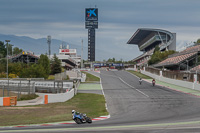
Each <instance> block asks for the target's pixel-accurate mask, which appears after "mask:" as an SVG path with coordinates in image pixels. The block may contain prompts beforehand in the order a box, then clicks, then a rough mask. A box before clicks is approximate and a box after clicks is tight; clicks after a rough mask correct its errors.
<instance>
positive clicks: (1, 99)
mask: <svg viewBox="0 0 200 133" xmlns="http://www.w3.org/2000/svg"><path fill="white" fill-rule="evenodd" d="M0 106H3V97H0Z"/></svg>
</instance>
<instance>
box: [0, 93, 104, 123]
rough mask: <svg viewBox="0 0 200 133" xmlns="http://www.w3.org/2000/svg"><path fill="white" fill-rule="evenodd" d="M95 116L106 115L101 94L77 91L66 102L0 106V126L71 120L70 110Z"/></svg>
mask: <svg viewBox="0 0 200 133" xmlns="http://www.w3.org/2000/svg"><path fill="white" fill-rule="evenodd" d="M73 109H74V110H76V111H79V112H81V113H86V114H87V116H88V117H91V118H96V117H99V116H102V115H108V112H107V110H106V108H105V99H104V96H103V95H98V94H87V93H78V94H77V95H76V96H75V97H73V98H72V99H70V100H69V101H67V102H62V103H51V104H47V105H36V106H25V107H1V108H0V112H1V115H0V121H1V122H0V126H11V125H24V124H39V123H50V122H60V121H69V120H72V114H71V111H72V110H73Z"/></svg>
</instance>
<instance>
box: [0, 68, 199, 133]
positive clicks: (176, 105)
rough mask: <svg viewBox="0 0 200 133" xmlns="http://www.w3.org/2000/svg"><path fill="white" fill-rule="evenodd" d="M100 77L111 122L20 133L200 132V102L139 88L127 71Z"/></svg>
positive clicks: (163, 90)
mask: <svg viewBox="0 0 200 133" xmlns="http://www.w3.org/2000/svg"><path fill="white" fill-rule="evenodd" d="M100 76H101V82H102V86H103V90H104V94H105V98H106V101H107V106H108V111H109V113H110V115H111V118H110V119H108V120H104V121H98V122H94V123H93V124H82V125H77V124H71V125H58V126H50V127H28V128H19V129H20V132H80V131H82V132H89V131H90V132H94V131H95V132H111V133H114V132H115V133H116V132H133V131H134V132H155V131H156V132H167V133H168V132H171V133H173V132H186V131H187V132H200V129H199V125H200V98H198V97H195V96H191V95H188V94H184V93H181V92H177V91H174V90H170V89H168V88H164V87H160V86H154V87H153V86H152V85H151V84H150V83H147V82H144V81H143V83H142V85H139V79H138V78H137V77H135V76H133V75H132V74H130V73H128V72H126V71H101V74H100ZM24 129H27V130H24ZM1 131H2V132H3V130H2V129H1V130H0V132H1ZM7 131H8V130H7ZM17 131H19V130H16V129H12V131H11V132H17Z"/></svg>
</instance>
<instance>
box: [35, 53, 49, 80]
mask: <svg viewBox="0 0 200 133" xmlns="http://www.w3.org/2000/svg"><path fill="white" fill-rule="evenodd" d="M38 64H39V65H41V66H42V67H43V68H44V71H45V74H46V76H45V78H48V76H49V74H50V71H51V68H50V61H49V58H48V56H47V55H43V54H41V55H40V59H39V60H38Z"/></svg>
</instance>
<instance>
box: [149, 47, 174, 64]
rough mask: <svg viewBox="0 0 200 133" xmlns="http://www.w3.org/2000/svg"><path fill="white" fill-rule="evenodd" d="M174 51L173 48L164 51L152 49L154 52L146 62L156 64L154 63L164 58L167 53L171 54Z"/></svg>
mask: <svg viewBox="0 0 200 133" xmlns="http://www.w3.org/2000/svg"><path fill="white" fill-rule="evenodd" d="M174 53H175V51H174V50H169V51H164V52H161V51H155V50H154V53H153V55H152V56H151V59H150V60H149V61H148V64H149V65H152V64H156V63H158V62H160V61H162V60H164V59H166V58H167V57H168V55H171V54H174Z"/></svg>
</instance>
